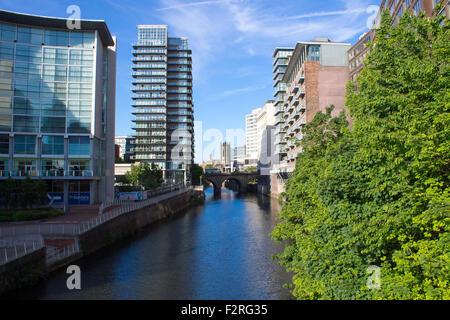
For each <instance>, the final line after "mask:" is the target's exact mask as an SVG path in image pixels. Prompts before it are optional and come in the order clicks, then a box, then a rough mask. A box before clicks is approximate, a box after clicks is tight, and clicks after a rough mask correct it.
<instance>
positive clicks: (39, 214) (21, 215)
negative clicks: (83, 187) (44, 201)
mask: <svg viewBox="0 0 450 320" xmlns="http://www.w3.org/2000/svg"><path fill="white" fill-rule="evenodd" d="M62 214H63V212H62V211H60V210H57V209H54V208H39V209H20V210H0V222H19V221H32V220H41V219H49V218H55V217H58V216H60V215H62Z"/></svg>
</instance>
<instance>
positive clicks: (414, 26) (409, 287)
mask: <svg viewBox="0 0 450 320" xmlns="http://www.w3.org/2000/svg"><path fill="white" fill-rule="evenodd" d="M382 21H383V22H382V25H381V27H380V29H379V30H377V38H376V39H375V41H374V42H373V43H370V44H369V46H370V53H369V55H368V57H367V61H366V67H365V68H364V70H363V71H362V73H361V75H360V77H359V78H358V84H357V86H355V84H353V83H349V85H348V86H347V99H346V105H347V106H348V108H349V110H350V112H351V116H352V117H353V118H354V121H353V123H352V127H353V130H349V128H348V124H347V121H346V116H345V114H341V115H340V116H339V117H337V118H332V117H331V111H330V110H331V108H332V107H330V109H329V110H327V112H326V113H325V114H323V113H318V114H317V115H316V116H315V118H314V120H313V121H312V122H311V123H309V124H308V125H307V126H306V127H305V129H304V132H303V135H304V139H303V140H302V142H301V146H302V149H303V153H302V154H300V155H299V157H298V159H297V163H296V170H295V172H294V175H293V178H292V179H291V180H290V181H288V183H287V187H286V188H287V189H286V195H285V198H286V199H287V202H286V204H285V205H284V206H283V209H282V212H281V213H280V215H279V218H280V219H281V222H280V223H279V225H278V226H277V227H276V228H275V229H274V231H273V233H272V237H273V238H274V239H275V240H277V241H282V242H284V243H286V249H285V251H284V252H283V253H282V254H281V255H279V256H278V260H279V262H280V263H281V264H282V265H284V266H285V267H286V268H287V269H288V270H291V271H293V272H294V273H295V276H294V277H293V285H294V290H293V293H294V295H295V296H296V297H297V298H299V299H448V298H449V297H450V287H449V286H450V272H449V271H450V270H449V268H450V260H449V259H450V258H449V257H450V249H449V248H450V235H449V228H450V197H449V193H450V191H449V178H450V114H449V105H450V99H449V98H450V90H449V85H450V78H449V75H450V73H449V59H450V35H449V23H448V21H446V22H445V23H444V24H443V25H440V23H441V22H442V19H441V18H436V19H427V18H426V17H424V16H423V15H421V16H419V17H416V16H413V15H411V14H410V13H405V15H404V17H403V18H402V19H401V21H400V23H399V24H397V25H392V24H391V18H390V16H389V14H388V13H385V14H384V15H383V19H382ZM370 265H376V266H379V267H380V268H381V277H382V279H381V283H382V286H381V289H380V290H369V289H368V288H367V286H366V281H367V274H366V270H367V267H368V266H370Z"/></svg>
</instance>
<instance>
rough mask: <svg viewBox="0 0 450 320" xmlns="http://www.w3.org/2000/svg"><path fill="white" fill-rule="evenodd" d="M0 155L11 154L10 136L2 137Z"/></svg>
mask: <svg viewBox="0 0 450 320" xmlns="http://www.w3.org/2000/svg"><path fill="white" fill-rule="evenodd" d="M0 154H9V135H7V134H2V135H0Z"/></svg>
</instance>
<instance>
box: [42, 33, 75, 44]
mask: <svg viewBox="0 0 450 320" xmlns="http://www.w3.org/2000/svg"><path fill="white" fill-rule="evenodd" d="M44 43H45V44H46V45H47V46H59V47H67V46H68V45H69V33H68V32H67V31H56V30H45V31H44Z"/></svg>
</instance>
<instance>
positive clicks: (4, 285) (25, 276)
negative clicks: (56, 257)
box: [0, 247, 47, 296]
mask: <svg viewBox="0 0 450 320" xmlns="http://www.w3.org/2000/svg"><path fill="white" fill-rule="evenodd" d="M45 250H46V248H45V247H42V248H40V249H37V250H35V251H33V252H31V253H29V254H26V255H24V256H22V257H19V258H17V259H14V260H11V261H9V262H7V263H5V264H2V265H0V296H2V295H3V294H5V293H6V292H8V291H12V290H15V289H18V288H20V287H23V286H26V285H33V284H35V283H37V282H39V281H40V280H41V279H42V278H43V277H44V276H45V274H46V273H47V267H46V253H45Z"/></svg>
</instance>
